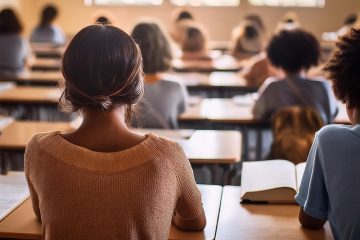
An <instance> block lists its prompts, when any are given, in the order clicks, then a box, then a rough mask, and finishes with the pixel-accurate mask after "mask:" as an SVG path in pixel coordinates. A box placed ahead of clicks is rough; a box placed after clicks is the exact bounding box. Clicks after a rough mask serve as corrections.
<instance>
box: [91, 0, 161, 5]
mask: <svg viewBox="0 0 360 240" xmlns="http://www.w3.org/2000/svg"><path fill="white" fill-rule="evenodd" d="M84 2H85V5H88V6H91V5H101V6H105V5H161V4H162V3H163V0H84Z"/></svg>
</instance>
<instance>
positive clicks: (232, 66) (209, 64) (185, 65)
mask: <svg viewBox="0 0 360 240" xmlns="http://www.w3.org/2000/svg"><path fill="white" fill-rule="evenodd" d="M173 67H174V69H175V70H176V71H179V72H191V71H195V72H213V71H239V70H241V68H242V66H241V63H239V62H238V61H237V60H236V59H234V58H233V57H231V56H222V57H221V58H218V59H214V60H182V59H180V58H176V59H174V61H173Z"/></svg>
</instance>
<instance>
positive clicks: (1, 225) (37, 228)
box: [0, 185, 222, 240]
mask: <svg viewBox="0 0 360 240" xmlns="http://www.w3.org/2000/svg"><path fill="white" fill-rule="evenodd" d="M198 186H199V189H200V191H201V195H202V201H203V207H204V210H205V215H206V221H207V224H206V227H205V229H204V231H199V232H185V231H181V230H179V229H177V228H176V227H175V226H173V225H172V226H171V229H170V233H169V239H183V240H186V239H189V240H190V239H191V240H203V239H209V240H210V239H211V240H212V239H215V234H216V226H217V218H218V215H219V209H220V199H221V193H222V187H220V186H215V185H198ZM2 238H10V239H41V223H39V222H38V221H37V220H36V217H35V214H34V212H33V209H32V206H31V200H30V199H28V200H26V201H25V202H24V203H23V204H21V205H20V206H19V207H18V208H17V209H15V211H13V212H12V213H11V214H10V215H8V216H7V217H6V218H5V219H4V220H3V221H1V222H0V239H2Z"/></svg>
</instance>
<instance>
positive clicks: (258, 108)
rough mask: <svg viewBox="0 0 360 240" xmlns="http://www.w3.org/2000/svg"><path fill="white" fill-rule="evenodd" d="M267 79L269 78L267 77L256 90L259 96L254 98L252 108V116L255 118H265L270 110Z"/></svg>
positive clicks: (269, 93) (269, 91)
mask: <svg viewBox="0 0 360 240" xmlns="http://www.w3.org/2000/svg"><path fill="white" fill-rule="evenodd" d="M269 81H271V80H270V79H268V80H267V81H265V82H264V84H263V85H262V86H261V87H260V88H259V91H258V92H259V98H258V99H257V100H256V102H255V105H254V108H253V114H254V118H255V119H257V120H261V119H265V118H266V117H267V115H268V114H269V112H270V101H271V90H269V88H270V85H269V84H268V82H269ZM269 96H270V97H269ZM269 117H270V116H269ZM268 120H270V119H268Z"/></svg>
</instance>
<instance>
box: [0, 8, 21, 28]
mask: <svg viewBox="0 0 360 240" xmlns="http://www.w3.org/2000/svg"><path fill="white" fill-rule="evenodd" d="M22 29H23V27H22V25H21V23H20V21H19V18H18V17H17V16H16V14H15V12H14V11H13V10H12V9H10V8H5V9H3V10H2V11H1V12H0V33H21V32H22Z"/></svg>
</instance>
